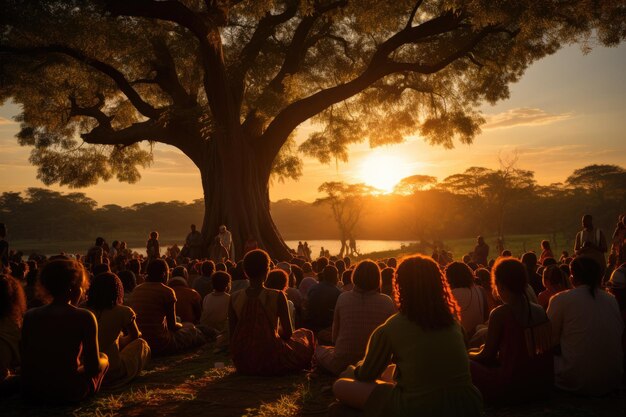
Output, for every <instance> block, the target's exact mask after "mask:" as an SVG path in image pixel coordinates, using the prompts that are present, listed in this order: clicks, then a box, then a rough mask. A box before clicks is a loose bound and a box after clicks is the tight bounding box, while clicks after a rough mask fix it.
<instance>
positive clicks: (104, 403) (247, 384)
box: [0, 346, 626, 417]
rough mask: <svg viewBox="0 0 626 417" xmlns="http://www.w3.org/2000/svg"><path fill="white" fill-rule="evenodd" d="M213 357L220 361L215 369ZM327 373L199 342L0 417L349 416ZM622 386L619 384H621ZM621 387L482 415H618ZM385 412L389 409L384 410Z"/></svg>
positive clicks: (12, 404) (2, 410) (14, 402)
mask: <svg viewBox="0 0 626 417" xmlns="http://www.w3.org/2000/svg"><path fill="white" fill-rule="evenodd" d="M216 362H224V363H225V364H226V367H224V368H215V363H216ZM333 381H334V379H333V378H332V377H330V376H328V375H323V374H318V373H316V372H313V373H302V374H299V375H293V376H288V377H280V378H260V377H244V376H240V375H237V374H236V373H235V372H234V369H233V368H232V367H231V366H229V360H228V358H227V357H225V356H221V355H215V354H213V353H212V347H211V346H206V347H204V348H202V349H200V350H198V351H195V352H192V353H189V354H186V355H179V356H174V357H169V358H161V359H156V360H153V361H152V363H151V365H150V368H149V369H148V370H147V371H145V372H144V373H143V375H142V376H141V377H139V378H138V379H137V380H135V382H134V383H133V384H132V385H131V386H129V387H128V388H126V389H124V390H122V391H118V392H103V393H100V394H98V395H96V396H95V397H93V398H92V399H90V400H88V401H86V402H84V403H83V404H81V405H80V406H71V407H49V406H47V407H42V406H38V407H33V406H28V405H26V404H24V403H22V402H21V401H20V399H19V397H17V396H14V397H10V398H4V399H0V415H1V416H3V417H18V416H19V417H38V416H46V417H47V416H50V417H52V416H76V417H92V416H93V417H110V416H198V415H210V416H212V417H232V416H246V417H270V416H281V417H283V416H285V417H293V416H319V417H326V416H329V417H332V416H353V415H358V414H356V413H354V412H351V411H350V410H346V409H342V408H338V407H336V406H335V405H332V406H331V404H332V403H333V400H334V398H333V396H332V392H331V386H332V383H333ZM622 391H624V390H622ZM624 398H625V397H624V393H622V394H621V395H614V396H612V397H610V398H601V399H585V398H577V397H571V396H566V395H563V394H560V395H555V397H554V398H553V399H552V400H550V401H544V402H538V403H533V404H525V405H521V406H518V407H507V408H487V410H486V416H487V417H512V416H535V417H570V416H571V417H592V416H593V417H604V416H607V417H609V416H610V417H618V416H624V415H626V400H625V399H624ZM389 417H392V416H389Z"/></svg>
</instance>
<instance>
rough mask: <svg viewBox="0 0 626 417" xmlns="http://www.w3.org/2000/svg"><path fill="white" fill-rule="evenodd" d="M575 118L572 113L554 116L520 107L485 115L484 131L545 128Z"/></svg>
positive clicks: (535, 109) (536, 109)
mask: <svg viewBox="0 0 626 417" xmlns="http://www.w3.org/2000/svg"><path fill="white" fill-rule="evenodd" d="M572 117H574V115H573V114H572V113H561V114H554V113H548V112H546V111H545V110H542V109H538V108H532V107H518V108H515V109H511V110H507V111H505V112H502V113H497V114H487V115H485V120H486V121H487V123H485V124H484V125H483V127H482V128H483V129H484V130H489V129H506V128H510V127H516V126H544V125H547V124H551V123H555V122H560V121H562V120H567V119H571V118H572Z"/></svg>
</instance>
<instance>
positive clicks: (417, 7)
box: [405, 0, 424, 29]
mask: <svg viewBox="0 0 626 417" xmlns="http://www.w3.org/2000/svg"><path fill="white" fill-rule="evenodd" d="M423 1H424V0H417V2H416V3H415V6H413V9H412V10H411V15H410V16H409V20H408V21H407V22H406V26H405V28H406V29H409V28H411V27H412V26H413V20H414V19H415V14H416V13H417V9H419V8H420V6H421V5H422V2H423Z"/></svg>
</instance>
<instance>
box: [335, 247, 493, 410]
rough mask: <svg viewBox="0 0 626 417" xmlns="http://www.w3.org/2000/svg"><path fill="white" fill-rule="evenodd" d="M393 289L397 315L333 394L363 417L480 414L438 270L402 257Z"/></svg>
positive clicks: (416, 258)
mask: <svg viewBox="0 0 626 417" xmlns="http://www.w3.org/2000/svg"><path fill="white" fill-rule="evenodd" d="M395 284H396V301H397V304H398V308H399V313H397V314H394V315H393V316H391V317H390V318H389V319H388V320H387V321H386V322H385V323H384V324H383V325H381V326H380V327H378V328H377V329H376V330H374V332H373V333H372V335H371V337H370V340H369V344H368V347H367V352H366V353H365V359H364V360H363V361H362V362H361V363H360V364H359V365H358V366H356V368H349V369H348V370H347V371H346V372H344V374H343V376H345V377H344V378H341V379H339V380H337V381H336V382H335V384H334V386H333V391H334V393H335V396H336V397H337V399H338V400H339V401H340V402H341V403H342V404H344V405H347V406H350V407H353V408H357V409H360V410H365V415H367V416H396V417H403V416H416V415H425V416H452V417H454V416H480V415H482V398H481V395H480V392H479V391H478V390H477V389H476V387H474V386H473V385H472V381H471V377H470V372H469V361H468V357H467V352H466V351H465V343H464V340H463V329H462V327H461V324H460V323H459V320H460V318H459V312H458V306H457V305H456V302H455V301H454V298H453V297H452V294H451V292H450V288H449V287H448V284H447V282H446V281H445V279H444V277H443V275H442V273H441V271H440V269H439V266H438V265H437V264H436V263H435V261H433V260H432V259H431V258H427V257H423V256H420V255H416V256H412V257H409V258H406V259H404V260H403V261H402V262H401V263H400V265H399V266H398V269H397V271H396V278H395ZM392 361H394V362H395V366H396V368H397V371H398V372H396V376H395V378H393V379H392V378H390V375H389V374H390V372H389V371H388V370H387V368H388V366H389V365H390V364H391V363H392Z"/></svg>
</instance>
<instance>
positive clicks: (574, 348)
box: [548, 285, 624, 395]
mask: <svg viewBox="0 0 626 417" xmlns="http://www.w3.org/2000/svg"><path fill="white" fill-rule="evenodd" d="M548 315H549V317H550V320H551V321H552V323H553V333H554V336H555V338H556V341H557V342H558V343H560V345H561V354H560V355H559V356H556V357H555V363H554V367H555V374H556V384H557V386H558V387H559V388H561V389H564V390H567V391H574V392H577V393H580V394H586V395H602V394H606V393H607V392H610V391H611V390H613V389H616V388H617V387H619V384H620V381H621V377H622V361H623V355H622V349H621V338H622V333H623V331H624V322H623V320H622V317H621V314H620V311H619V306H618V305H617V301H616V300H615V298H614V297H613V296H611V295H610V294H607V293H606V292H604V291H601V290H598V291H596V293H595V297H592V296H591V293H590V291H589V287H588V286H586V285H583V286H579V287H577V288H574V289H572V290H568V291H563V292H560V293H558V294H556V295H555V296H553V297H552V298H551V299H550V304H549V306H548ZM600 341H601V343H599V342H600Z"/></svg>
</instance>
